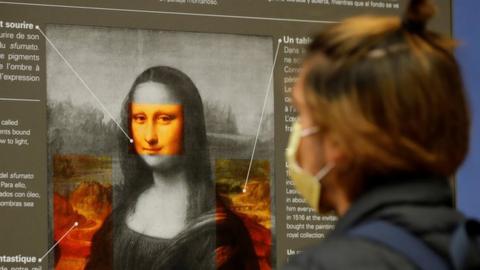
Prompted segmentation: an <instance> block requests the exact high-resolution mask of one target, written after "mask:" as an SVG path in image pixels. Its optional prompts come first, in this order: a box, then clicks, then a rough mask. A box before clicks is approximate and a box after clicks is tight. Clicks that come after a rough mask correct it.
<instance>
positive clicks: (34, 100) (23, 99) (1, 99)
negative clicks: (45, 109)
mask: <svg viewBox="0 0 480 270" xmlns="http://www.w3.org/2000/svg"><path fill="white" fill-rule="evenodd" d="M0 101H26V102H39V101H40V99H31V98H0Z"/></svg>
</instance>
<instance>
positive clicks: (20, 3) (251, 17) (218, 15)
mask: <svg viewBox="0 0 480 270" xmlns="http://www.w3.org/2000/svg"><path fill="white" fill-rule="evenodd" d="M0 4H9V5H23V6H40V7H56V8H72V9H90V10H103V11H120V12H135V13H151V14H164V15H182V16H196V17H213V18H227V19H246V20H261V21H280V22H300V23H325V24H332V23H337V22H336V21H322V20H306V19H291V18H276V17H257V16H238V15H224V14H208V13H191V12H174V11H158V10H145V9H128V8H107V7H91V6H69V5H53V4H37V3H26V2H9V1H0Z"/></svg>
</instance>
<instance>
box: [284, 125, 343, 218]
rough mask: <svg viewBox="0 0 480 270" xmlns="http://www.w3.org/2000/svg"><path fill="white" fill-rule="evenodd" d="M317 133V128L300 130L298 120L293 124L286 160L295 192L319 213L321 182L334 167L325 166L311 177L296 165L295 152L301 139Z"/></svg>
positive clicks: (331, 165) (330, 165) (332, 165)
mask: <svg viewBox="0 0 480 270" xmlns="http://www.w3.org/2000/svg"><path fill="white" fill-rule="evenodd" d="M318 131H319V129H318V127H311V128H307V129H302V127H301V126H300V123H299V122H298V120H297V121H296V122H295V123H294V124H293V130H292V133H291V134H290V138H289V141H288V146H287V151H286V158H287V162H288V172H289V174H290V178H291V179H292V181H293V182H294V183H295V187H296V189H297V191H298V192H299V193H300V194H301V195H302V196H303V198H305V200H306V202H307V203H308V204H309V205H310V207H312V208H313V209H315V210H316V211H317V212H319V208H318V203H319V201H320V194H321V183H320V180H322V179H323V178H324V177H325V176H326V175H327V174H328V173H329V172H330V171H331V170H332V169H333V168H334V167H335V165H334V164H327V165H325V166H324V167H323V168H322V169H320V171H318V173H317V174H315V175H311V174H310V173H309V172H307V171H305V170H304V169H302V168H301V167H300V165H298V163H297V151H298V146H299V144H300V139H301V138H302V137H307V136H310V135H313V134H315V133H317V132H318Z"/></svg>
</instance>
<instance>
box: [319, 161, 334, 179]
mask: <svg viewBox="0 0 480 270" xmlns="http://www.w3.org/2000/svg"><path fill="white" fill-rule="evenodd" d="M333 168H335V164H334V163H327V165H325V166H324V167H323V168H322V169H321V170H320V171H319V172H318V173H317V174H315V179H317V180H318V181H319V182H320V180H322V179H323V178H324V177H325V176H326V175H327V174H328V173H329V172H330V171H331V170H332V169H333Z"/></svg>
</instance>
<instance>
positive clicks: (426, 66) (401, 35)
mask: <svg viewBox="0 0 480 270" xmlns="http://www.w3.org/2000/svg"><path fill="white" fill-rule="evenodd" d="M434 14H435V6H434V5H433V4H432V2H431V1H430V0H413V1H411V2H410V3H409V6H408V7H407V9H406V13H405V15H404V16H403V18H399V17H379V16H360V17H354V18H350V19H347V20H345V21H343V22H341V23H339V24H336V25H333V26H331V27H329V28H327V29H326V30H324V31H323V32H321V33H320V34H318V35H317V36H316V37H315V38H314V39H313V42H312V43H311V44H310V47H309V53H308V55H307V57H306V59H305V66H306V67H307V68H308V70H307V69H306V70H305V76H304V77H303V78H304V79H303V80H304V81H303V84H304V89H305V99H306V102H307V104H308V106H309V107H310V108H311V111H312V112H313V113H314V117H315V121H316V122H317V124H318V125H319V126H320V127H321V128H322V129H324V130H325V131H326V132H330V133H331V134H333V135H335V138H337V139H338V142H339V146H340V147H342V148H343V150H344V152H345V153H346V154H347V158H348V159H349V162H348V163H349V165H350V166H349V168H348V169H349V170H351V171H352V172H355V173H357V174H358V175H359V176H360V177H361V178H365V176H368V175H384V174H389V173H392V172H406V173H409V174H410V173H420V174H422V175H423V174H428V175H435V176H442V177H449V176H452V175H453V174H454V173H455V172H456V170H457V169H458V167H459V166H460V165H461V163H462V162H463V160H464V158H465V156H466V153H467V151H468V146H469V128H470V114H469V109H468V106H467V102H466V98H465V93H464V86H463V82H462V77H461V73H460V69H459V66H458V64H457V62H456V60H455V58H454V56H453V53H452V51H453V48H454V47H455V45H456V44H455V42H454V41H453V40H451V39H449V38H446V37H443V36H441V35H439V34H437V33H434V32H432V31H429V30H427V27H426V25H427V22H428V20H429V19H430V18H431V17H432V16H433V15H434Z"/></svg>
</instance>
